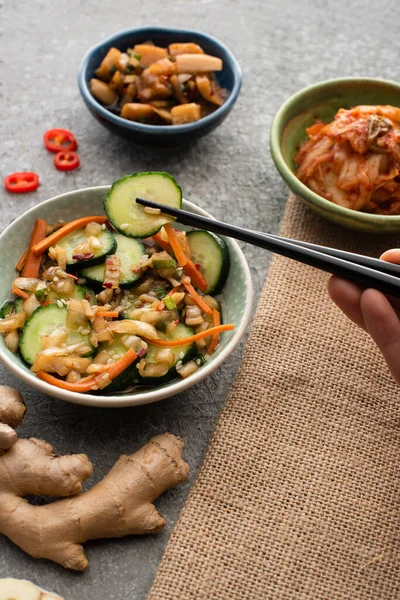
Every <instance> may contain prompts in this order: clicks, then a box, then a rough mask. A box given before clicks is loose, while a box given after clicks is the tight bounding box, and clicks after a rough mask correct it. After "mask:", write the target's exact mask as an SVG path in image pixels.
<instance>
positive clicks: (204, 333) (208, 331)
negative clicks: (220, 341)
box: [147, 324, 235, 348]
mask: <svg viewBox="0 0 400 600" xmlns="http://www.w3.org/2000/svg"><path fill="white" fill-rule="evenodd" d="M232 329H235V326H234V325H230V324H228V325H218V326H217V327H210V329H206V330H205V331H201V332H200V333H196V334H195V335H191V336H189V337H187V338H182V339H180V340H161V339H158V338H157V339H155V340H147V341H148V342H149V344H153V345H154V346H165V347H167V348H172V347H173V346H186V344H191V343H192V342H197V340H202V339H203V338H207V337H210V336H212V335H214V334H215V333H221V332H222V331H231V330H232Z"/></svg>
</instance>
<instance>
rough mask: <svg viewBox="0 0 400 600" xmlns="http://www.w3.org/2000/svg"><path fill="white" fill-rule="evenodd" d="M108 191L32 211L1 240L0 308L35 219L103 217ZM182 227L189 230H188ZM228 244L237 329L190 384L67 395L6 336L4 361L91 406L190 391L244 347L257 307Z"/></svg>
mask: <svg viewBox="0 0 400 600" xmlns="http://www.w3.org/2000/svg"><path fill="white" fill-rule="evenodd" d="M108 189H109V187H108V186H101V187H92V188H86V189H82V190H76V191H74V192H68V193H66V194H62V195H60V196H55V197H54V198H50V200H46V201H45V202H42V203H41V204H38V205H37V206H35V207H33V208H31V209H30V210H28V211H26V212H25V213H24V214H23V215H21V216H20V217H18V219H16V220H15V221H14V222H13V223H11V225H9V226H8V227H7V229H5V231H3V233H2V234H1V235H0V257H1V260H0V280H1V283H2V286H1V289H0V305H2V304H3V302H5V301H6V300H7V299H8V298H9V297H10V292H9V290H10V287H11V283H12V281H13V280H14V278H15V276H16V272H15V268H14V266H15V265H16V264H17V262H18V260H19V258H20V256H21V255H22V253H23V252H24V250H25V248H26V246H27V243H28V241H29V238H30V234H31V232H32V228H33V224H34V222H35V220H36V219H37V218H43V219H46V221H47V222H48V223H55V222H57V221H58V220H59V219H62V220H64V221H72V220H73V219H76V218H78V217H83V216H86V215H95V214H103V203H102V200H103V197H104V195H105V194H106V192H107V191H108ZM183 208H185V209H186V210H189V211H191V212H194V213H197V214H200V215H204V216H206V217H210V215H209V214H208V213H206V212H205V211H204V210H202V209H200V208H198V207H197V206H195V205H194V204H192V203H191V202H188V201H186V200H184V201H183ZM179 227H181V226H179ZM181 228H182V229H185V227H183V226H182V227H181ZM226 242H227V244H228V246H229V252H230V257H231V268H230V272H229V276H228V280H227V282H226V284H225V287H224V291H223V293H222V294H221V302H222V311H223V317H224V322H225V323H233V324H234V325H235V329H234V330H233V331H228V332H224V333H223V334H222V335H221V338H220V340H221V341H220V345H219V348H218V349H217V351H216V352H215V353H214V354H213V355H212V356H211V357H210V360H209V361H208V362H207V363H206V364H205V365H204V366H202V367H200V369H199V370H198V371H196V372H195V373H194V374H193V375H191V376H190V377H188V378H187V379H182V380H179V381H172V382H170V383H167V384H165V385H163V386H160V387H158V388H149V389H148V390H143V389H142V390H140V391H137V392H130V393H125V394H115V395H109V396H106V395H96V396H95V395H90V394H78V393H76V392H70V391H68V390H62V389H60V388H57V387H55V386H52V385H50V384H48V383H46V382H44V381H42V380H41V379H38V378H37V377H36V376H35V375H34V374H33V373H32V372H31V371H30V370H29V368H28V367H27V365H25V364H24V363H23V361H22V360H21V359H20V358H19V356H16V355H14V354H12V352H10V351H9V350H8V349H7V347H6V345H5V343H4V339H3V337H2V336H0V360H2V362H3V363H4V364H5V365H6V367H7V368H8V369H9V370H10V371H11V372H12V373H14V375H16V377H18V378H19V379H21V380H22V381H24V382H25V383H28V384H29V385H31V386H32V387H34V388H36V389H38V390H40V391H41V392H43V393H44V394H47V395H49V396H55V397H56V398H60V399H61V400H66V401H67V402H73V403H75V404H85V405H87V406H101V407H120V406H138V405H140V404H149V403H151V402H156V401H157V400H162V399H163V398H168V397H169V396H173V395H175V394H178V393H179V392H183V391H184V390H187V389H188V388H189V387H191V386H192V385H195V384H196V383H198V382H199V381H201V380H202V379H204V377H207V375H209V374H210V373H212V372H213V371H215V369H217V368H218V367H220V366H221V365H222V363H223V362H224V360H226V359H227V358H228V356H229V355H230V354H231V353H232V352H233V350H234V349H235V348H236V346H237V345H238V343H239V340H240V339H241V338H242V336H243V334H244V332H245V330H246V327H247V325H248V322H249V320H250V315H251V308H252V302H253V285H252V281H251V276H250V270H249V267H248V265H247V262H246V259H245V257H244V256H243V253H242V251H241V250H240V248H239V246H238V244H237V243H236V242H235V241H234V240H231V239H229V238H228V239H226Z"/></svg>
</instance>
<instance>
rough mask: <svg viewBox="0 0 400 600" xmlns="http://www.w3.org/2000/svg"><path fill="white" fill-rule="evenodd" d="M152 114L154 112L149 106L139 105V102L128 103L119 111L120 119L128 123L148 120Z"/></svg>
mask: <svg viewBox="0 0 400 600" xmlns="http://www.w3.org/2000/svg"><path fill="white" fill-rule="evenodd" d="M153 114H154V110H153V107H152V106H150V104H140V103H139V102H128V103H127V104H124V106H123V107H122V110H121V117H122V118H123V119H129V120H130V121H142V120H144V119H149V118H151V117H152V116H153Z"/></svg>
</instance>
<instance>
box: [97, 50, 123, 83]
mask: <svg viewBox="0 0 400 600" xmlns="http://www.w3.org/2000/svg"><path fill="white" fill-rule="evenodd" d="M121 54H122V53H121V51H120V50H118V49H117V48H110V49H109V51H108V52H107V54H106V56H105V57H104V58H103V60H102V63H101V65H100V67H99V68H98V69H97V70H96V77H98V78H99V79H103V81H110V79H111V77H112V76H113V74H114V73H113V71H114V70H115V69H116V68H117V62H118V60H119V57H120V56H121Z"/></svg>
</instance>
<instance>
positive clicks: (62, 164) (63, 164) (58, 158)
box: [54, 151, 80, 171]
mask: <svg viewBox="0 0 400 600" xmlns="http://www.w3.org/2000/svg"><path fill="white" fill-rule="evenodd" d="M79 165H80V160H79V154H77V153H76V152H70V151H68V152H65V151H63V152H58V153H57V154H56V155H55V157H54V166H55V168H56V169H58V170H59V171H73V170H74V169H77V168H78V167H79Z"/></svg>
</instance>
